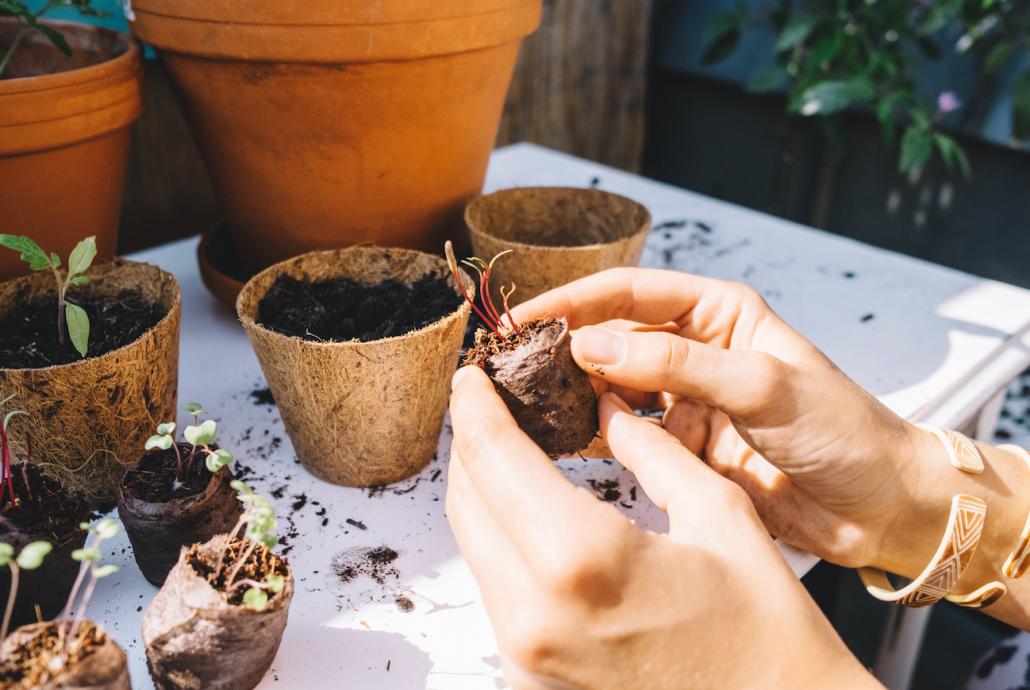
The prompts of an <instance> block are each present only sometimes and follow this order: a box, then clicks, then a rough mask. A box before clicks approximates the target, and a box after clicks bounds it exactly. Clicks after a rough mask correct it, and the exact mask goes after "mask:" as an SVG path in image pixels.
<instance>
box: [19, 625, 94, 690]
mask: <svg viewBox="0 0 1030 690" xmlns="http://www.w3.org/2000/svg"><path fill="white" fill-rule="evenodd" d="M75 637H76V641H77V642H78V643H77V644H72V645H70V646H69V647H68V648H70V649H71V653H70V654H68V656H67V657H66V658H65V662H64V663H65V666H66V667H75V666H77V665H79V664H82V663H88V662H89V658H90V657H91V656H92V655H93V654H94V653H95V652H96V651H97V649H99V648H100V646H101V645H103V644H104V641H105V640H106V639H107V637H106V635H105V634H104V632H103V631H102V630H100V628H98V627H96V626H95V625H94V624H93V622H92V621H90V620H84V621H83V622H82V625H80V626H79V629H78V631H76V633H75ZM61 646H62V645H61V638H60V635H59V628H58V626H56V625H50V626H47V627H46V628H44V629H43V630H41V631H40V632H39V634H37V635H35V636H34V637H32V638H30V639H29V640H27V641H26V643H25V644H22V645H21V646H19V647H17V648H16V649H15V650H14V651H13V653H11V654H9V655H7V656H5V657H4V658H3V659H2V660H0V687H21V688H34V687H37V686H39V685H42V684H43V683H45V682H47V681H48V680H50V679H51V678H52V672H51V671H50V668H49V667H50V664H51V662H53V661H56V660H57V658H58V657H60V656H62V655H63V654H64V650H63V649H61Z"/></svg>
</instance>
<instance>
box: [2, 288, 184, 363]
mask: <svg viewBox="0 0 1030 690" xmlns="http://www.w3.org/2000/svg"><path fill="white" fill-rule="evenodd" d="M71 299H72V300H73V301H74V302H75V303H76V304H78V305H79V306H80V307H82V308H83V309H85V310H86V314H88V315H89V325H90V328H89V346H88V347H89V349H88V351H87V356H88V357H99V356H100V355H103V354H106V353H108V352H110V351H112V350H117V349H118V348H120V347H124V346H126V345H128V344H129V343H131V342H133V341H134V340H136V339H137V338H139V337H140V336H141V335H143V334H144V333H145V332H146V331H148V330H150V329H151V328H153V327H154V326H155V325H157V322H158V321H160V320H161V319H162V318H164V316H165V314H167V313H168V310H167V309H166V308H164V307H162V306H161V305H159V304H155V303H153V302H149V301H147V300H146V299H144V298H143V296H142V295H140V294H139V293H136V292H132V291H129V290H123V291H122V292H119V293H117V294H115V295H90V294H88V293H87V294H78V293H76V294H73V295H71ZM81 359H82V357H80V356H79V353H78V351H76V350H75V348H74V346H72V344H71V340H70V339H69V338H68V334H67V333H65V334H64V343H61V342H60V340H59V338H58V333H57V297H56V295H55V296H54V298H53V299H52V300H51V299H36V300H33V301H31V302H25V301H19V302H17V303H16V304H15V306H14V308H13V309H11V310H10V311H8V312H7V313H6V314H3V315H0V369H36V368H42V367H49V366H54V365H56V364H69V363H71V362H78V361H79V360H81Z"/></svg>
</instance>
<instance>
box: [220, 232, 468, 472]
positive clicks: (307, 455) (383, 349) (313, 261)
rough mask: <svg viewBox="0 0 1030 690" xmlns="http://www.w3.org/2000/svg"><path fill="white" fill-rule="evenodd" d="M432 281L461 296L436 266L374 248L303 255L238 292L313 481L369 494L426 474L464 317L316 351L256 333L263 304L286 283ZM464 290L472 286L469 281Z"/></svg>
mask: <svg viewBox="0 0 1030 690" xmlns="http://www.w3.org/2000/svg"><path fill="white" fill-rule="evenodd" d="M430 273H434V274H436V275H438V276H443V277H445V278H446V280H447V281H448V283H449V284H450V285H451V286H452V287H453V289H454V291H455V293H457V292H458V286H457V285H456V284H455V283H454V279H453V278H452V277H451V275H450V271H449V270H448V269H447V263H446V262H445V261H444V260H443V259H441V258H439V257H437V256H431V255H429V254H423V253H421V252H416V251H411V250H405V249H380V248H376V247H351V248H350V249H340V250H334V251H326V252H312V253H310V254H305V255H303V256H299V257H297V258H295V259H291V260H289V261H284V262H282V263H280V264H276V265H275V266H272V267H271V268H269V269H267V270H265V271H263V272H261V273H259V274H258V275H256V276H254V277H253V278H252V279H251V280H250V282H248V283H247V284H246V285H245V286H244V287H243V291H242V292H240V296H239V299H238V300H237V301H236V312H237V314H238V315H239V317H240V321H242V322H243V326H244V328H246V330H247V334H248V335H249V336H250V342H251V344H252V345H253V346H254V351H255V352H256V353H257V356H258V360H259V361H260V362H261V369H262V370H263V371H264V373H265V378H266V379H267V380H268V386H269V388H270V389H271V390H272V396H273V397H274V398H275V402H276V405H277V406H278V408H279V412H280V413H281V414H282V417H283V422H284V423H285V424H286V431H287V433H288V434H289V435H290V440H291V441H292V442H293V447H294V450H296V451H297V456H298V457H299V458H300V461H301V463H302V464H303V465H304V467H305V468H306V469H307V470H308V471H309V472H311V473H312V474H314V475H315V476H316V477H319V478H321V479H324V480H326V481H329V482H332V483H334V484H342V485H344V486H373V485H378V484H389V483H391V482H396V481H400V480H401V479H405V478H407V477H410V476H411V475H413V474H415V473H416V472H418V471H419V470H421V469H422V468H423V467H425V466H426V464H427V463H428V462H429V461H430V460H431V459H432V457H433V454H434V453H435V452H436V446H437V441H438V438H439V435H440V427H441V425H442V424H443V416H444V412H445V411H446V408H447V397H448V395H449V393H450V380H451V375H452V374H453V373H454V370H455V369H456V368H457V364H458V356H459V353H460V351H461V343H462V339H463V337H464V333H465V326H466V325H467V324H468V318H469V312H470V309H469V306H468V304H467V303H465V302H464V301H462V302H461V305H460V306H459V307H458V308H457V309H456V310H454V311H453V312H452V313H450V314H448V315H447V316H445V317H443V318H442V319H440V320H439V321H437V322H436V323H433V324H431V325H429V326H426V327H425V328H422V329H419V330H416V331H412V332H410V333H408V334H406V335H402V336H398V337H394V338H384V339H382V340H375V341H372V342H357V341H353V342H344V343H337V342H316V341H311V340H304V339H301V338H297V337H291V336H287V335H283V334H281V333H277V332H275V331H272V330H270V329H268V328H265V327H264V326H262V325H260V324H259V323H257V321H256V319H257V315H258V307H259V305H260V303H261V300H262V298H264V296H265V295H266V294H267V292H268V290H269V288H271V287H272V285H273V284H274V283H275V281H276V279H277V278H278V277H279V276H280V275H283V274H287V275H290V276H293V277H295V278H304V277H306V278H309V279H311V280H324V279H328V278H337V277H348V278H351V279H353V280H356V281H358V282H360V283H364V284H375V283H379V282H381V281H383V280H387V279H394V280H397V281H400V282H402V283H405V284H407V285H410V284H412V283H414V282H415V281H416V280H418V279H419V278H421V277H423V276H425V275H427V274H430ZM464 280H465V284H466V285H468V284H470V283H471V280H470V279H469V278H468V277H467V276H466V277H465V278H464Z"/></svg>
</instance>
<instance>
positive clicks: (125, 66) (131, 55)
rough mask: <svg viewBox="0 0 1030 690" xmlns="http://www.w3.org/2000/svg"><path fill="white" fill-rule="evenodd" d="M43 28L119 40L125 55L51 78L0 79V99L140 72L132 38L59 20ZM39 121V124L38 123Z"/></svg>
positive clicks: (139, 53)
mask: <svg viewBox="0 0 1030 690" xmlns="http://www.w3.org/2000/svg"><path fill="white" fill-rule="evenodd" d="M14 21H16V20H14V19H12V18H8V17H0V22H2V23H7V22H14ZM42 23H43V24H47V25H53V26H58V27H63V29H64V30H66V31H67V30H73V31H79V32H82V33H85V34H89V33H96V34H107V35H109V36H114V37H116V38H117V40H118V45H119V46H121V47H123V48H124V51H123V52H121V53H119V54H117V55H114V56H112V57H110V58H108V59H106V60H104V61H103V62H99V63H97V64H95V65H89V66H87V67H78V68H75V69H69V70H62V71H60V72H54V73H52V74H38V75H34V76H31V77H13V78H7V79H0V98H2V97H3V96H7V95H9V94H19V93H30V92H33V91H46V90H49V89H55V88H61V87H64V86H69V85H73V84H75V85H79V84H88V83H90V82H94V81H100V80H104V79H110V78H112V77H117V76H120V75H122V74H123V73H124V74H130V75H131V74H132V73H134V72H137V71H139V68H140V66H141V64H142V60H141V54H142V53H141V51H140V46H139V42H137V41H136V40H135V39H134V38H133V37H132V36H130V35H129V34H127V33H124V32H122V31H115V30H114V29H108V28H105V27H102V26H94V25H92V24H83V23H81V22H69V21H59V20H47V21H44V22H42ZM41 121H42V120H41Z"/></svg>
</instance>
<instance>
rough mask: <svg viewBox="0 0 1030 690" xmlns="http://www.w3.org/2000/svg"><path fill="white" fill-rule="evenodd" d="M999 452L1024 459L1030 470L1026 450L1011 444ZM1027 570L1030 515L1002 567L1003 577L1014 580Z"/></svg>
mask: <svg viewBox="0 0 1030 690" xmlns="http://www.w3.org/2000/svg"><path fill="white" fill-rule="evenodd" d="M998 450H1004V451H1006V452H1009V453H1013V454H1015V455H1018V456H1019V457H1021V458H1023V461H1024V462H1025V463H1026V466H1027V468H1028V469H1030V452H1027V450H1026V449H1025V448H1020V447H1019V446H1014V445H1011V444H1009V445H1004V446H998ZM1027 570H1030V514H1027V516H1026V522H1025V523H1024V524H1023V531H1022V532H1020V534H1019V543H1018V544H1016V548H1014V549H1013V550H1012V553H1010V554H1009V557H1008V558H1006V559H1005V563H1004V564H1003V565H1002V566H1001V573H1002V575H1004V576H1005V577H1008V578H1011V579H1013V580H1015V579H1017V578H1020V577H1023V575H1025V574H1026V571H1027Z"/></svg>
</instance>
